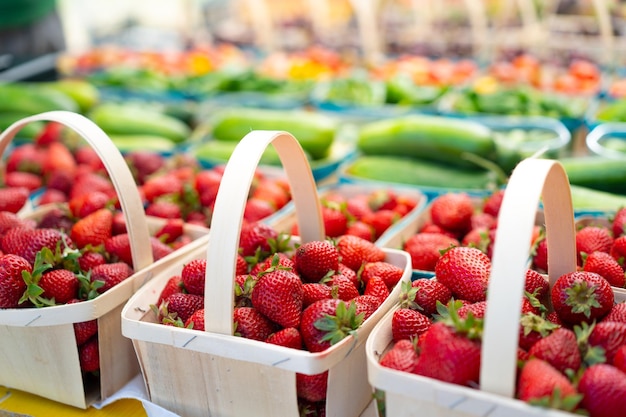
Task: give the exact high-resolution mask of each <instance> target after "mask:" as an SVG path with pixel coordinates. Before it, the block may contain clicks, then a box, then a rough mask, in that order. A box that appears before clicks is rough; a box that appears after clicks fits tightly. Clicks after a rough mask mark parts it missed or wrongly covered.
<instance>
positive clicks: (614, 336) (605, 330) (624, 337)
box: [588, 320, 626, 364]
mask: <svg viewBox="0 0 626 417" xmlns="http://www.w3.org/2000/svg"><path fill="white" fill-rule="evenodd" d="M588 343H589V345H590V346H600V347H602V348H603V349H604V354H605V357H606V362H607V363H609V364H611V363H613V359H614V358H615V354H616V353H617V350H618V349H619V348H620V347H621V346H623V345H626V323H619V322H615V321H606V320H604V321H601V322H599V323H596V325H595V326H594V327H593V329H592V330H591V334H590V335H589V340H588Z"/></svg>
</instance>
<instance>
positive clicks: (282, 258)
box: [237, 252, 295, 275]
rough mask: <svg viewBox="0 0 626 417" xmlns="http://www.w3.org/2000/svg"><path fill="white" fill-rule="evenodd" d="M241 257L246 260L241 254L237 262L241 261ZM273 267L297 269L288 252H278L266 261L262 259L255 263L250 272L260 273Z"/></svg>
mask: <svg viewBox="0 0 626 417" xmlns="http://www.w3.org/2000/svg"><path fill="white" fill-rule="evenodd" d="M239 259H243V261H244V262H245V258H244V257H242V256H241V255H239V256H238V258H237V262H239V263H241V261H240V260H239ZM246 265H247V264H246ZM271 267H280V268H281V269H291V270H295V264H294V262H293V260H292V259H291V258H290V257H289V256H288V255H287V254H285V253H283V252H278V253H275V254H274V255H272V256H270V257H269V258H267V259H265V260H264V261H261V262H259V263H258V264H256V265H254V266H253V267H252V271H250V273H251V274H253V275H259V274H260V273H261V272H263V271H266V270H268V269H269V268H271ZM244 273H245V271H244Z"/></svg>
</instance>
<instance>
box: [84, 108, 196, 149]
mask: <svg viewBox="0 0 626 417" xmlns="http://www.w3.org/2000/svg"><path fill="white" fill-rule="evenodd" d="M88 117H89V118H90V119H91V120H92V121H93V122H94V123H96V124H97V125H98V126H100V128H101V129H102V130H104V131H105V132H106V133H108V134H109V135H154V136H160V137H164V138H168V139H169V140H171V141H172V142H175V143H180V142H183V141H185V140H187V139H188V138H189V136H190V135H191V128H190V127H189V126H187V125H186V124H185V123H183V122H182V121H180V120H178V119H176V118H175V117H172V116H168V115H167V114H165V113H163V112H160V111H158V110H154V109H152V108H149V107H146V106H139V105H137V104H122V103H103V104H100V105H98V106H96V107H94V108H93V109H92V111H90V112H89V114H88Z"/></svg>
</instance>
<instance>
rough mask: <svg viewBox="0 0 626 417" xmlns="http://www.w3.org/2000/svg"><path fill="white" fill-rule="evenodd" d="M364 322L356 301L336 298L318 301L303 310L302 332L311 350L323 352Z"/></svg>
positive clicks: (307, 346)
mask: <svg viewBox="0 0 626 417" xmlns="http://www.w3.org/2000/svg"><path fill="white" fill-rule="evenodd" d="M361 322H362V317H359V316H357V315H356V305H355V303H354V302H351V303H349V305H348V304H346V303H345V302H344V301H341V300H338V299H336V298H331V299H327V300H320V301H316V302H314V303H313V304H311V305H310V306H308V307H307V308H306V309H304V311H303V312H302V320H301V324H300V333H301V334H302V339H303V341H304V345H305V346H306V348H307V349H308V350H309V351H310V352H321V351H323V350H326V349H328V348H329V347H330V346H331V345H333V344H335V343H337V342H339V341H340V340H342V339H344V338H345V337H347V336H349V335H350V334H351V333H352V332H353V331H354V330H356V329H357V328H358V327H359V326H360V325H361Z"/></svg>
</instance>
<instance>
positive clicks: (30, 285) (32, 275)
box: [19, 248, 55, 307]
mask: <svg viewBox="0 0 626 417" xmlns="http://www.w3.org/2000/svg"><path fill="white" fill-rule="evenodd" d="M53 258H54V254H53V253H52V251H51V250H50V249H49V248H43V249H42V250H40V251H39V252H37V254H36V255H35V263H34V265H33V271H32V272H28V271H22V279H23V280H24V282H25V283H26V290H24V294H22V297H21V298H20V300H19V304H22V303H24V302H26V301H30V302H31V303H33V305H34V306H35V307H46V306H53V305H55V302H54V299H52V300H49V299H47V298H44V297H42V296H41V295H42V294H43V293H44V290H43V288H41V287H40V286H39V281H40V280H41V277H42V275H43V273H44V272H46V271H47V270H48V269H51V268H53V264H52V262H51V261H50V260H51V259H53Z"/></svg>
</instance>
